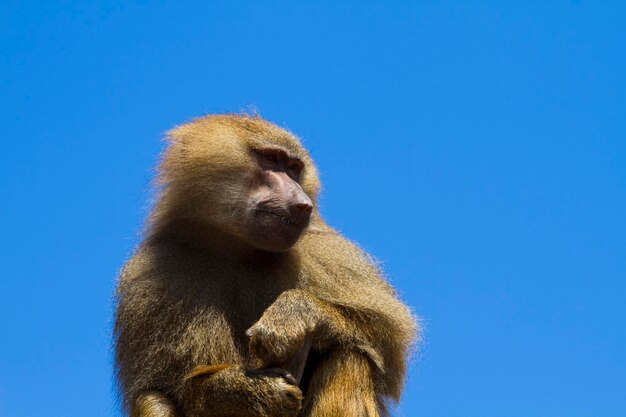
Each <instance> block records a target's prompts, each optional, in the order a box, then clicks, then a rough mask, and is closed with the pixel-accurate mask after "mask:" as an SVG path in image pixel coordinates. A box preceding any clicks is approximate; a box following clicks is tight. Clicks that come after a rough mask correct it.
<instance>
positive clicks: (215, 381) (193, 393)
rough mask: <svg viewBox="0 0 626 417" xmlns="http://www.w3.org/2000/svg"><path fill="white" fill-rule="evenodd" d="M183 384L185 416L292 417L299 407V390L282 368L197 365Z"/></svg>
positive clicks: (300, 397) (295, 414) (300, 399)
mask: <svg viewBox="0 0 626 417" xmlns="http://www.w3.org/2000/svg"><path fill="white" fill-rule="evenodd" d="M205 368H206V369H209V372H205V370H204V369H205ZM214 368H217V367H214ZM185 384H186V387H187V390H185V391H184V392H185V394H184V395H186V396H187V398H185V399H184V401H183V404H184V405H185V406H186V408H185V409H184V412H185V415H194V416H196V415H206V416H223V415H229V416H230V415H236V416H241V417H270V416H271V417H295V416H297V415H298V413H299V412H300V409H301V408H302V399H303V397H302V391H300V388H298V387H297V386H296V382H295V380H294V378H293V376H291V374H290V373H289V372H287V371H286V370H284V369H279V368H269V369H255V370H247V369H244V368H243V367H241V366H228V367H226V368H223V369H222V370H215V371H214V370H211V367H199V368H197V370H194V371H193V372H192V373H191V374H190V376H189V377H187V378H186V379H185Z"/></svg>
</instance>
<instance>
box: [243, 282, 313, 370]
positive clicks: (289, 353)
mask: <svg viewBox="0 0 626 417" xmlns="http://www.w3.org/2000/svg"><path fill="white" fill-rule="evenodd" d="M317 322H318V319H317V308H316V306H315V305H314V303H313V302H311V300H310V299H308V298H307V297H306V295H304V294H303V293H302V291H299V290H291V291H286V292H285V293H283V294H282V295H281V296H280V297H278V299H277V300H276V301H275V302H274V303H273V304H272V305H271V306H269V307H268V309H267V310H265V312H264V313H263V316H261V318H260V319H259V321H257V322H256V323H255V324H254V325H253V326H252V327H250V328H249V329H248V331H247V332H246V334H247V335H248V336H250V344H249V349H250V354H251V355H252V357H254V358H256V359H259V360H260V361H261V366H276V365H280V364H284V363H285V362H286V361H287V360H288V359H290V358H292V357H293V356H294V355H295V354H296V353H297V352H298V350H300V348H302V346H303V345H304V342H305V339H306V337H307V336H308V335H309V334H311V333H312V332H313V331H314V330H315V326H316V324H317Z"/></svg>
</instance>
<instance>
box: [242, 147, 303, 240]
mask: <svg viewBox="0 0 626 417" xmlns="http://www.w3.org/2000/svg"><path fill="white" fill-rule="evenodd" d="M251 154H252V161H253V162H252V176H251V181H250V185H249V187H247V188H248V191H247V192H248V196H247V197H248V198H247V209H246V210H245V212H246V221H245V223H246V224H245V230H244V234H245V238H246V239H247V240H248V241H249V242H250V243H252V244H253V245H255V246H257V247H259V248H261V249H265V250H269V251H285V250H288V249H289V248H291V247H292V246H293V245H294V244H295V243H296V242H297V241H298V239H299V238H300V236H301V235H302V232H303V231H304V229H306V227H307V226H308V225H309V220H310V217H311V211H312V210H313V202H312V201H311V198H309V196H308V195H307V194H306V193H305V192H304V190H303V189H302V187H301V186H300V183H299V181H300V178H301V176H302V171H303V169H304V163H303V162H302V161H301V160H300V159H298V158H296V157H294V156H290V155H289V153H288V152H287V151H286V150H285V149H283V148H281V147H271V148H263V149H254V150H252V151H251Z"/></svg>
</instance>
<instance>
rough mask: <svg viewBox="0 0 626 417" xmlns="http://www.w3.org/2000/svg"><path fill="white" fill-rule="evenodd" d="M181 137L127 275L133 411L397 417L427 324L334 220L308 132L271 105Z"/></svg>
mask: <svg viewBox="0 0 626 417" xmlns="http://www.w3.org/2000/svg"><path fill="white" fill-rule="evenodd" d="M167 139H168V146H167V148H166V149H165V151H164V153H163V155H162V157H161V161H160V165H159V168H158V176H157V192H158V195H157V198H156V201H155V203H154V207H153V209H152V211H151V213H150V215H149V217H148V219H147V222H146V226H145V230H144V237H143V241H142V242H141V243H140V245H139V246H138V248H137V249H136V250H135V252H134V254H133V256H132V258H131V259H130V260H129V261H128V262H127V263H126V264H125V265H124V267H123V268H122V271H121V273H120V276H119V278H118V287H117V291H116V317H115V326H114V344H115V365H116V376H117V381H118V387H119V392H120V395H121V402H122V407H123V409H124V412H125V413H126V414H130V415H131V416H133V417H183V416H184V417H196V416H197V417H201V416H204V417H220V416H223V417H227V416H236V417H265V416H268V417H269V416H276V417H293V416H296V415H299V416H307V417H308V416H311V417H322V416H324V417H333V416H336V417H353V416H354V417H356V416H370V417H371V416H385V415H388V413H389V410H388V406H389V403H390V401H397V400H398V399H399V397H400V394H401V391H402V386H403V382H404V376H405V369H406V361H407V356H408V355H409V352H410V351H411V346H413V342H414V341H415V340H416V335H417V331H418V326H417V322H416V320H415V318H414V316H413V315H412V314H411V312H410V311H409V309H408V308H407V307H406V306H405V305H404V304H402V302H401V301H399V299H398V297H397V296H396V293H395V291H394V290H393V288H392V287H391V286H390V285H389V284H388V283H387V282H386V280H385V279H384V277H383V275H382V273H381V271H380V269H379V267H378V266H377V264H376V263H375V262H374V261H373V260H372V258H370V257H369V256H368V255H367V254H366V253H364V252H363V251H361V250H360V249H359V248H358V247H357V246H355V245H354V244H353V243H351V242H349V241H348V240H346V239H345V238H344V237H342V236H341V235H340V234H339V233H337V232H336V231H335V230H333V229H332V228H331V227H329V226H328V225H327V224H326V223H325V222H324V220H323V219H322V218H321V216H320V213H319V211H318V207H317V204H316V201H317V195H318V190H319V180H318V177H317V173H316V169H315V166H314V165H313V162H312V160H311V158H310V156H309V154H308V153H307V151H306V150H305V149H304V148H303V146H302V145H301V144H300V142H299V141H298V139H296V137H294V136H293V135H292V134H291V133H290V132H288V131H286V130H284V129H282V128H279V127H277V126H275V125H273V124H271V123H269V122H267V121H265V120H263V119H262V118H260V117H258V116H255V115H213V116H206V117H202V118H198V119H195V120H194V121H192V122H190V123H188V124H185V125H182V126H179V127H177V128H175V129H174V130H172V131H171V132H169V134H168V135H167ZM354 209H355V210H361V209H362V208H360V207H358V208H357V207H355V208H354Z"/></svg>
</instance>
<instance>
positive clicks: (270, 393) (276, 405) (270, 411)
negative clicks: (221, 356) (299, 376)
mask: <svg viewBox="0 0 626 417" xmlns="http://www.w3.org/2000/svg"><path fill="white" fill-rule="evenodd" d="M247 374H248V376H249V377H250V380H251V381H252V382H253V385H256V387H255V389H254V393H255V396H256V397H257V398H258V399H257V400H256V401H255V405H254V408H255V411H256V412H257V413H258V415H259V416H277V417H294V416H297V415H298V413H299V412H300V409H301V408H302V400H303V398H304V397H303V396H302V391H300V388H298V387H297V385H296V381H295V380H294V378H293V376H291V374H289V373H288V372H287V371H285V370H284V369H279V368H269V369H259V370H254V371H248V372H247Z"/></svg>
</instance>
